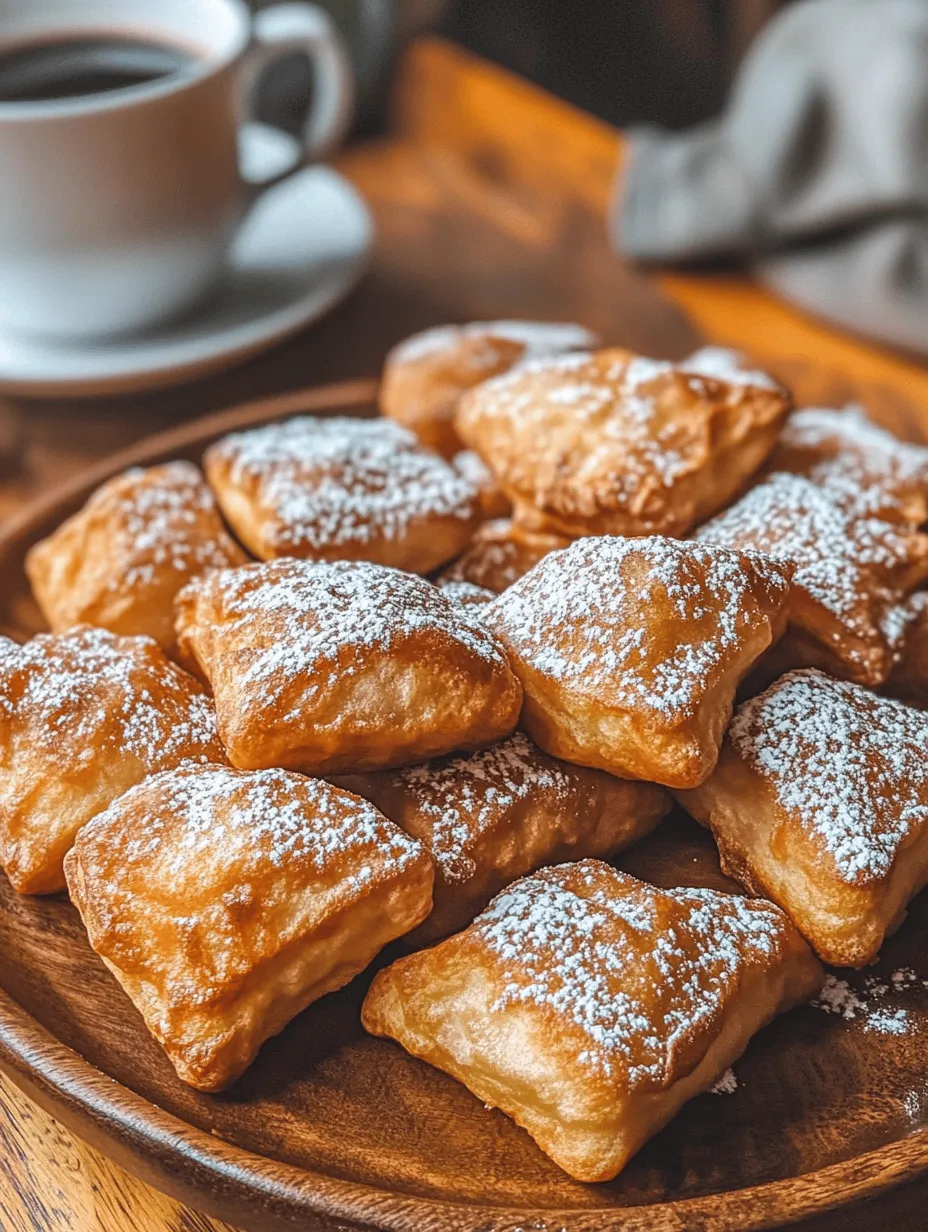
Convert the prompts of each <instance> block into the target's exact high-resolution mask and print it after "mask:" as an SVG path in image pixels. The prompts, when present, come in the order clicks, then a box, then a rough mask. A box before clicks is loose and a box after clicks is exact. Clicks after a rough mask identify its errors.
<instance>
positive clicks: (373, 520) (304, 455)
mask: <svg viewBox="0 0 928 1232" xmlns="http://www.w3.org/2000/svg"><path fill="white" fill-rule="evenodd" d="M207 466H208V468H210V474H211V475H212V474H213V468H218V467H223V466H225V467H228V482H229V484H231V485H232V486H233V487H234V488H240V489H242V490H243V491H246V492H253V494H254V499H255V501H256V503H257V506H258V507H259V509H260V510H261V512H262V513H263V514H264V515H265V516H266V517H269V518H271V519H272V520H273V521H272V525H271V526H270V528H269V531H268V533H269V535H270V536H271V541H272V543H273V546H274V547H275V548H277V549H279V550H281V551H285V550H294V551H295V550H300V551H304V552H305V551H310V552H325V551H327V550H334V549H339V548H344V549H349V548H350V547H352V546H353V545H354V546H357V545H365V544H370V543H372V542H377V541H382V540H385V541H387V542H398V541H401V540H402V539H403V538H404V537H405V536H406V535H407V534H408V533H409V531H410V529H411V528H412V527H414V526H416V525H419V524H422V523H428V522H429V521H432V520H435V519H439V518H441V519H448V518H450V519H453V520H456V521H459V522H461V523H462V524H469V523H470V522H471V521H472V520H473V519H474V518H475V516H476V513H477V507H478V500H479V490H480V485H479V484H478V483H476V482H475V481H474V479H473V477H472V476H471V475H468V474H466V473H465V472H464V470H462V469H461V468H456V467H454V466H451V465H449V463H448V462H446V461H445V460H444V458H441V457H439V456H438V455H437V454H434V453H432V452H431V451H430V450H428V449H426V448H424V447H423V446H422V445H421V444H420V442H419V440H418V438H417V437H416V436H415V434H414V433H412V432H410V431H409V430H408V429H406V428H404V427H402V426H401V425H400V424H398V423H395V422H394V421H393V420H391V419H349V418H336V417H333V418H329V419H317V418H314V417H313V416H309V415H305V416H298V417H296V418H294V419H288V420H286V421H285V422H284V423H279V424H270V425H269V426H267V427H264V428H256V429H254V430H253V431H250V432H242V433H237V434H235V435H232V436H227V437H225V438H224V439H223V440H221V441H220V442H219V443H218V444H216V445H214V446H213V447H212V449H211V450H210V451H209V453H208V455H207Z"/></svg>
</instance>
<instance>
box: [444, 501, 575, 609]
mask: <svg viewBox="0 0 928 1232" xmlns="http://www.w3.org/2000/svg"><path fill="white" fill-rule="evenodd" d="M570 542H571V541H570V539H565V538H564V536H563V535H551V534H548V533H547V532H545V531H531V530H526V529H525V527H523V526H520V525H519V524H518V523H517V522H515V521H513V520H512V519H511V518H497V519H494V520H493V521H492V522H484V524H483V525H482V526H480V527H478V528H477V530H476V531H475V532H474V537H473V539H471V541H470V544H469V546H468V547H467V549H466V550H465V551H464V553H463V554H462V555H461V556H459V557H458V558H457V560H455V561H452V562H451V564H450V565H448V567H447V568H446V569H445V570H444V571H443V572H442V575H441V579H440V580H442V581H449V582H472V583H473V584H474V585H475V586H481V587H484V588H485V589H486V590H492V591H496V593H497V594H499V593H501V592H502V591H504V590H506V589H507V588H508V587H509V586H511V585H512V584H513V582H517V581H518V580H519V578H520V577H524V576H525V574H526V573H528V571H529V569H534V567H535V565H537V564H538V562H539V561H540V560H543V559H544V558H545V557H546V556H547V555H548V553H549V552H557V551H559V550H560V549H561V548H566V547H567V546H568V544H569V543H570Z"/></svg>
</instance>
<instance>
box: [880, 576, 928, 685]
mask: <svg viewBox="0 0 928 1232" xmlns="http://www.w3.org/2000/svg"><path fill="white" fill-rule="evenodd" d="M885 632H886V636H887V639H888V641H889V644H890V647H891V649H892V651H893V667H892V671H891V672H890V674H889V680H888V681H887V682H886V691H887V693H890V694H891V695H892V696H893V697H900V698H902V700H903V701H909V702H915V703H916V704H917V705H921V706H928V590H920V591H919V592H918V594H915V595H910V596H909V598H908V599H906V601H905V603H902V604H900V605H899V607H897V608H895V609H894V610H893V611H891V612H890V614H889V618H888V620H887V623H886V627H885Z"/></svg>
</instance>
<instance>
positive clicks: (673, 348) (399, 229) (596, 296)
mask: <svg viewBox="0 0 928 1232" xmlns="http://www.w3.org/2000/svg"><path fill="white" fill-rule="evenodd" d="M621 154H622V146H621V140H620V138H619V136H618V134H617V133H616V132H615V131H614V130H613V129H611V128H609V127H608V126H607V125H605V124H602V123H600V122H599V121H597V120H594V119H592V118H591V117H589V116H587V115H584V114H583V113H581V112H578V111H576V110H575V109H573V108H571V107H570V106H568V105H567V104H565V103H562V102H560V101H558V100H556V99H553V98H550V97H549V96H547V95H545V94H543V93H541V92H539V91H538V90H536V89H535V88H534V87H532V86H529V85H527V84H526V83H524V82H522V81H520V80H517V79H515V78H513V77H511V76H509V75H508V74H506V73H505V72H502V71H501V70H499V69H497V68H494V67H492V66H490V65H487V64H485V63H483V62H482V61H479V60H476V59H474V58H473V57H471V56H468V55H466V54H465V53H463V52H461V51H460V50H458V49H456V48H454V47H451V46H450V45H448V44H445V43H442V42H439V41H437V40H432V39H424V40H420V41H419V42H418V43H416V44H415V45H414V46H413V47H412V48H410V49H409V50H408V52H407V53H406V55H405V57H404V59H403V62H402V64H401V66H400V69H399V73H398V77H397V88H396V98H395V113H394V122H393V125H392V126H391V133H390V136H389V137H388V138H385V139H382V140H379V141H377V142H373V143H365V144H363V145H358V146H353V147H351V148H349V149H348V150H346V151H345V152H344V153H343V154H342V155H341V156H340V158H339V159H338V165H339V167H340V169H341V170H342V171H343V172H344V173H345V174H346V175H347V176H348V177H349V178H350V179H351V180H352V181H353V182H354V183H355V184H356V185H357V186H358V187H359V188H360V189H361V191H362V192H363V193H364V194H365V195H366V196H367V198H368V200H369V202H370V204H371V207H372V209H373V212H374V216H375V219H376V224H377V231H378V241H377V246H376V252H375V258H374V264H373V268H372V270H371V272H370V275H369V276H368V278H367V279H366V280H365V282H364V283H363V284H362V286H361V287H360V288H359V289H358V290H357V291H356V292H355V293H354V294H353V295H352V297H351V298H350V299H349V300H348V301H347V303H346V304H345V305H344V306H343V307H341V308H340V309H339V310H338V311H337V312H335V313H334V314H333V315H332V316H331V317H330V318H329V319H328V320H327V321H325V322H324V323H322V324H321V325H319V326H317V327H315V328H314V329H313V330H312V331H311V332H309V333H307V334H305V335H304V336H302V337H300V338H297V339H295V340H294V341H292V342H290V343H288V344H286V345H285V346H283V347H280V348H278V349H277V350H275V351H273V352H271V353H269V354H267V355H265V356H263V357H261V358H259V359H256V360H254V361H252V362H251V363H249V364H247V365H246V366H244V367H240V368H237V369H234V370H232V371H230V372H227V373H225V374H223V375H221V376H218V377H214V378H211V379H208V380H206V381H201V382H198V383H195V384H192V385H187V386H185V387H183V388H181V389H177V390H171V391H167V392H159V393H155V394H151V395H144V396H140V395H135V396H132V397H126V398H119V399H110V400H94V401H87V400H81V401H58V402H48V401H43V402H36V401H25V400H21V401H17V402H15V403H12V404H10V405H8V406H4V407H0V518H2V517H5V516H7V515H9V514H10V513H12V512H13V511H15V510H16V509H17V508H18V507H20V506H21V505H22V504H23V503H24V502H25V501H27V500H29V499H30V497H32V496H34V495H35V494H37V493H39V492H41V491H43V490H44V489H46V488H48V487H49V486H50V485H52V484H54V483H55V482H56V481H58V480H60V479H63V478H65V477H67V476H69V475H72V474H74V473H75V472H76V471H79V470H80V469H81V468H82V467H84V466H86V465H87V464H88V463H90V462H92V461H94V460H97V459H99V458H100V457H102V456H103V455H105V454H107V453H109V452H111V451H113V450H114V449H116V448H118V447H119V446H121V445H125V444H129V443H131V442H132V441H135V440H137V439H139V438H140V437H143V436H146V435H148V434H149V433H152V432H155V431H158V430H160V429H163V428H167V427H170V426H171V425H173V424H176V423H178V422H179V421H181V420H183V419H187V418H189V417H191V416H194V415H199V414H204V413H206V412H208V411H210V410H214V409H217V408H219V407H223V406H228V405H230V404H232V403H237V402H243V401H247V400H250V399H252V398H257V397H261V396H264V395H267V394H272V393H276V392H282V391H287V390H297V389H300V388H303V387H309V386H312V385H318V384H321V383H324V382H327V381H331V380H338V379H342V378H347V377H355V376H373V375H376V373H377V372H378V370H379V367H380V364H381V361H382V359H383V355H384V353H385V351H386V350H387V348H388V347H389V346H391V345H392V344H393V343H394V342H396V341H397V340H398V339H400V338H402V337H404V336H406V335H407V334H409V333H411V332H413V331H414V330H416V329H419V328H422V327H424V326H426V325H432V324H435V323H438V322H444V321H461V320H477V319H493V318H499V317H514V316H515V317H520V316H521V317H533V316H537V317H544V318H553V319H563V320H577V321H580V322H582V323H583V324H585V325H588V326H591V327H592V328H594V329H597V330H599V331H600V332H601V334H602V335H603V337H604V338H605V339H606V340H607V341H614V342H617V343H621V344H623V345H626V346H629V347H632V348H633V349H637V350H640V351H642V352H644V353H646V354H647V353H651V354H655V355H666V356H669V357H678V356H682V355H683V354H685V353H686V352H687V351H688V350H691V349H692V348H693V347H694V346H695V345H696V344H698V343H699V342H700V341H703V340H706V339H708V340H711V341H714V342H718V343H722V344H726V345H731V346H736V347H741V348H743V349H745V350H747V351H749V352H751V353H752V354H753V355H755V356H756V357H757V358H758V359H759V360H764V361H767V362H768V363H769V364H770V365H771V366H772V367H773V368H775V369H776V370H778V371H779V372H781V373H782V374H783V375H784V376H786V377H787V379H789V380H790V381H791V382H792V384H793V386H794V388H796V387H797V386H798V389H797V394H798V396H799V398H800V400H801V401H804V402H810V401H819V400H821V401H823V402H828V403H830V404H835V403H836V402H840V401H841V400H847V399H850V398H861V399H862V400H864V401H865V402H866V403H867V405H868V407H870V408H871V410H872V411H873V412H874V413H875V414H877V416H878V417H881V418H883V419H885V420H886V421H887V422H889V423H891V424H892V426H893V427H894V428H895V429H896V430H897V431H900V432H901V433H904V434H910V435H913V436H918V435H924V434H925V433H926V432H928V367H926V366H924V365H922V364H920V363H918V362H916V361H913V360H911V359H909V358H906V357H904V356H900V355H897V354H894V353H892V352H889V351H887V350H885V349H883V348H880V347H877V346H874V345H872V344H870V343H866V342H863V341H859V340H855V339H852V338H850V337H848V336H847V335H846V334H843V333H840V332H838V331H836V330H833V329H831V328H829V327H828V326H826V325H823V324H820V323H818V322H815V321H813V320H811V319H810V318H808V317H806V316H804V315H803V314H801V313H800V312H798V311H796V310H794V309H792V308H790V307H788V306H786V305H784V304H782V303H781V302H779V301H777V300H775V299H774V298H773V297H772V296H770V295H768V294H767V293H766V292H764V291H762V290H761V289H759V288H758V287H756V286H754V285H752V284H751V283H750V282H749V281H747V280H746V279H744V278H741V277H737V276H734V275H732V274H711V275H699V276H696V275H679V274H674V275H660V276H655V277H647V276H645V275H644V274H643V273H640V272H638V271H635V270H633V269H631V268H630V267H629V266H628V265H626V264H625V263H624V262H623V261H622V260H621V259H620V258H618V257H616V256H615V255H614V254H613V253H611V252H610V250H609V247H608V243H607V239H606V232H605V228H604V225H603V221H604V217H605V214H606V211H607V209H608V206H609V201H610V197H611V193H612V185H613V181H614V177H615V173H616V169H617V167H618V165H619V163H620V160H621ZM919 407H924V408H925V411H924V414H923V415H921V416H920V415H919V411H918V408H919ZM926 1197H928V1184H925V1185H922V1184H918V1185H915V1186H910V1187H909V1188H908V1189H906V1190H903V1191H900V1192H898V1193H896V1194H894V1195H892V1196H890V1197H888V1198H884V1199H883V1200H881V1201H880V1202H879V1203H876V1204H873V1205H872V1206H867V1207H865V1208H862V1209H860V1210H858V1211H857V1212H856V1213H853V1214H852V1213H847V1212H842V1213H841V1214H840V1215H838V1216H831V1217H824V1218H822V1219H819V1220H815V1221H813V1222H811V1223H807V1224H804V1225H803V1232H838V1230H839V1229H840V1232H852V1229H854V1228H861V1229H863V1228H865V1227H866V1228H870V1227H872V1226H873V1224H874V1221H876V1224H877V1226H889V1225H890V1224H892V1226H894V1227H895V1228H899V1229H905V1228H916V1227H923V1226H924V1219H923V1209H924V1204H925V1200H926ZM227 1227H228V1225H224V1224H222V1223H220V1222H219V1221H217V1220H213V1219H208V1218H206V1217H205V1216H203V1215H200V1214H198V1213H197V1212H194V1211H191V1210H189V1209H187V1208H185V1207H182V1206H181V1205H179V1204H178V1203H177V1202H174V1201H172V1200H171V1199H169V1198H166V1197H164V1196H162V1195H161V1194H159V1193H157V1192H155V1191H154V1190H152V1189H151V1188H149V1187H148V1186H146V1185H144V1184H143V1183H142V1182H140V1181H137V1180H135V1179H134V1178H133V1177H130V1176H129V1175H128V1174H127V1173H125V1172H123V1171H122V1170H121V1169H119V1168H118V1167H116V1166H115V1165H114V1164H111V1163H110V1162H109V1161H107V1160H106V1159H104V1158H103V1157H102V1156H101V1155H99V1154H98V1153H96V1152H95V1151H92V1150H90V1149H89V1148H88V1147H86V1146H84V1145H83V1144H82V1143H81V1142H80V1141H79V1140H77V1139H75V1138H74V1137H73V1136H72V1135H71V1134H70V1133H68V1131H67V1130H65V1129H64V1128H63V1127H61V1126H60V1125H58V1124H57V1123H56V1122H55V1121H53V1120H52V1119H51V1118H50V1117H49V1116H47V1115H46V1114H45V1113H44V1112H42V1111H41V1110H39V1109H38V1108H36V1107H35V1106H33V1105H32V1104H31V1103H30V1102H29V1101H28V1100H27V1099H26V1097H25V1096H24V1095H22V1094H21V1093H20V1092H19V1091H17V1090H16V1088H15V1087H13V1086H12V1084H11V1083H9V1082H8V1081H7V1080H6V1079H4V1078H2V1077H0V1228H2V1229H3V1232H59V1230H61V1232H64V1230H67V1232H126V1229H129V1228H135V1229H139V1230H140V1232H221V1230H222V1229H224V1228H227ZM411 1232H413V1230H411Z"/></svg>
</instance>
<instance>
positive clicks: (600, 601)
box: [480, 537, 792, 787]
mask: <svg viewBox="0 0 928 1232" xmlns="http://www.w3.org/2000/svg"><path fill="white" fill-rule="evenodd" d="M791 572H792V569H791V566H789V565H784V564H781V563H779V562H777V561H773V560H769V559H767V558H765V557H763V556H760V555H756V556H750V555H747V554H745V553H740V552H730V551H727V550H726V549H724V548H721V549H720V548H714V547H709V546H708V545H703V544H695V543H685V542H681V541H679V540H674V539H661V538H657V537H652V538H647V539H620V538H617V537H603V538H598V539H580V540H578V541H577V542H576V543H574V544H573V545H572V546H571V547H569V548H565V549H564V551H562V552H554V553H552V554H551V555H550V556H547V557H545V559H544V560H543V561H541V562H540V564H538V565H536V566H535V568H534V569H533V570H532V571H531V573H528V574H526V576H525V577H524V578H522V579H521V580H520V581H518V582H516V584H515V585H514V586H512V587H510V589H509V590H507V591H505V592H504V593H503V594H502V595H500V596H499V597H498V598H497V599H496V600H495V601H494V602H493V603H491V604H488V606H487V607H485V608H484V609H483V610H482V612H481V613H480V621H481V624H484V625H486V626H487V627H488V628H490V629H492V630H493V631H494V632H496V633H497V634H498V636H499V637H500V639H501V640H502V642H503V644H504V645H505V646H506V649H507V650H508V651H509V653H510V656H511V659H512V663H513V666H514V668H515V670H516V673H517V675H518V676H519V679H520V680H521V681H522V686H523V688H524V690H525V704H524V709H523V714H522V725H523V726H524V727H525V729H526V730H527V731H528V733H529V735H530V736H531V737H532V739H533V740H535V741H536V742H537V743H538V744H539V745H541V747H542V748H543V749H545V751H546V752H548V753H551V754H552V755H553V756H555V757H563V758H565V759H566V760H568V761H575V762H578V763H579V764H580V765H584V766H594V767H597V768H599V769H600V770H606V771H608V772H609V773H610V774H615V775H618V776H619V777H620V778H629V779H645V780H647V781H651V782H655V783H664V784H666V785H667V786H670V787H682V786H690V787H694V786H695V785H696V784H697V783H700V782H702V780H703V779H704V778H706V777H707V776H708V775H709V774H710V773H711V772H712V768H713V767H714V765H715V761H716V758H717V757H718V751H719V745H720V744H721V741H722V736H723V735H724V733H725V728H726V727H727V726H728V721H729V719H730V718H731V712H732V706H733V704H734V698H735V691H736V689H737V687H738V684H739V683H740V681H741V680H742V678H743V677H744V676H745V675H746V673H747V672H748V670H749V669H750V667H751V665H752V664H753V663H754V662H755V661H756V660H757V659H758V657H759V656H760V655H761V654H763V652H764V651H765V650H767V649H768V647H769V646H770V645H771V644H772V643H773V642H774V641H776V639H777V638H778V637H779V636H780V633H781V632H782V630H783V628H784V627H785V624H786V600H787V596H788V594H789V578H790V575H791Z"/></svg>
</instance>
